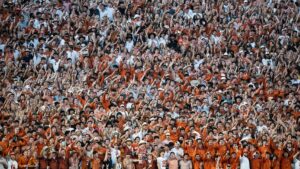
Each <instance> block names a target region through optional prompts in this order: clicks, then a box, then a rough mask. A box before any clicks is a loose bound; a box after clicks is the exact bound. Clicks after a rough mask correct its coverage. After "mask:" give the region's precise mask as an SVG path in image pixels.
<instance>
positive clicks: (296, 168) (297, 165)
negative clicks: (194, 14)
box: [294, 159, 300, 169]
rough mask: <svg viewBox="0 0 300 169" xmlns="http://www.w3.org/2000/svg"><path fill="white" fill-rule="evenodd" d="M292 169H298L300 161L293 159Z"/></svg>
mask: <svg viewBox="0 0 300 169" xmlns="http://www.w3.org/2000/svg"><path fill="white" fill-rule="evenodd" d="M294 169H300V160H298V159H294Z"/></svg>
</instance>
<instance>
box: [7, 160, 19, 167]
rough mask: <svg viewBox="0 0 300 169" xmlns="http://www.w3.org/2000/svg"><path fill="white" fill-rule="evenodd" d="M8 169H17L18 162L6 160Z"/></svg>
mask: <svg viewBox="0 0 300 169" xmlns="http://www.w3.org/2000/svg"><path fill="white" fill-rule="evenodd" d="M7 166H8V169H18V162H17V161H15V160H12V159H10V160H8V162H7Z"/></svg>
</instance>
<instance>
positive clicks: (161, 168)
mask: <svg viewBox="0 0 300 169" xmlns="http://www.w3.org/2000/svg"><path fill="white" fill-rule="evenodd" d="M166 161H167V159H166V158H164V157H158V158H157V167H158V169H166V163H167V162H166Z"/></svg>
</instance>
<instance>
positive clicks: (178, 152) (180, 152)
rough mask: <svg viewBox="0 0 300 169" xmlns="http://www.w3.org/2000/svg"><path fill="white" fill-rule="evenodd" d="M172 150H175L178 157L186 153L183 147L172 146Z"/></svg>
mask: <svg viewBox="0 0 300 169" xmlns="http://www.w3.org/2000/svg"><path fill="white" fill-rule="evenodd" d="M171 152H174V153H175V155H176V157H182V156H183V155H184V151H183V149H182V148H178V149H177V148H175V147H174V148H172V150H171Z"/></svg>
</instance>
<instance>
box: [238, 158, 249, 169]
mask: <svg viewBox="0 0 300 169" xmlns="http://www.w3.org/2000/svg"><path fill="white" fill-rule="evenodd" d="M240 168H242V169H250V161H249V159H248V157H245V156H242V157H240Z"/></svg>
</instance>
